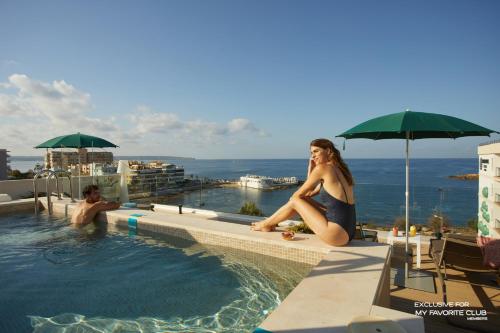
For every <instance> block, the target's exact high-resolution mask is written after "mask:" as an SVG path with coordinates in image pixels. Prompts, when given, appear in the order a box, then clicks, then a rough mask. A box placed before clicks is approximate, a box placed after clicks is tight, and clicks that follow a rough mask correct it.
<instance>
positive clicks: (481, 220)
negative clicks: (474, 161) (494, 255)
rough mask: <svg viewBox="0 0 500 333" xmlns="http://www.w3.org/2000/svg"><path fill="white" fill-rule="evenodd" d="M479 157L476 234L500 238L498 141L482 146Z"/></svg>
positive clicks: (499, 161)
mask: <svg viewBox="0 0 500 333" xmlns="http://www.w3.org/2000/svg"><path fill="white" fill-rule="evenodd" d="M477 152H478V155H479V193H478V198H479V202H478V203H479V209H478V214H477V215H478V218H477V220H478V233H479V234H480V235H483V236H487V237H493V238H500V141H496V142H491V143H486V144H482V145H480V146H479V147H478V149H477Z"/></svg>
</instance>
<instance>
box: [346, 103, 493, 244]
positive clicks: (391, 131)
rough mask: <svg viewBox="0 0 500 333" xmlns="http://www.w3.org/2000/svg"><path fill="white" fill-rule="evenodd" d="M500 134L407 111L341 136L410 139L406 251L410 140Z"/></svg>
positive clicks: (369, 122) (442, 116) (440, 116)
mask: <svg viewBox="0 0 500 333" xmlns="http://www.w3.org/2000/svg"><path fill="white" fill-rule="evenodd" d="M491 133H498V132H497V131H493V130H490V129H487V128H485V127H482V126H479V125H476V124H473V123H471V122H469V121H466V120H462V119H459V118H456V117H451V116H447V115H442V114H436V113H425V112H414V111H410V110H406V111H405V112H399V113H394V114H389V115H386V116H382V117H377V118H374V119H371V120H368V121H365V122H364V123H361V124H359V125H357V126H355V127H353V128H351V129H350V130H348V131H346V132H344V133H342V134H339V135H337V137H344V138H346V139H361V138H363V139H373V140H381V139H406V192H405V196H406V252H407V253H408V228H409V219H410V216H409V201H410V199H409V183H410V178H409V153H408V147H409V140H416V139H425V138H449V139H455V138H459V137H464V136H489V135H490V134H491Z"/></svg>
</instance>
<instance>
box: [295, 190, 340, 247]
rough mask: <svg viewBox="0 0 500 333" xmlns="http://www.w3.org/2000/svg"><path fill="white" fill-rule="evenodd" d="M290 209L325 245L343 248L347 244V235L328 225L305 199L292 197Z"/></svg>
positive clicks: (330, 224) (338, 228)
mask: <svg viewBox="0 0 500 333" xmlns="http://www.w3.org/2000/svg"><path fill="white" fill-rule="evenodd" d="M290 202H291V206H292V207H291V208H292V209H293V210H295V211H296V212H297V213H298V214H299V215H300V216H301V217H302V219H303V220H304V223H305V224H307V225H308V226H309V228H311V230H312V231H314V233H315V234H316V235H317V236H318V237H319V238H321V240H323V241H324V242H325V243H327V244H330V245H334V246H343V245H346V244H347V243H348V242H349V235H348V234H347V232H346V231H345V230H344V229H342V227H341V226H339V225H338V224H336V223H328V220H327V219H326V216H325V215H323V214H322V213H321V212H320V211H319V210H318V209H317V208H316V207H314V206H313V205H312V204H311V203H310V202H309V201H308V200H307V199H303V198H298V197H294V198H292V199H291V200H290Z"/></svg>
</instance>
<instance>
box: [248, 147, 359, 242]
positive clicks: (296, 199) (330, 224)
mask: <svg viewBox="0 0 500 333" xmlns="http://www.w3.org/2000/svg"><path fill="white" fill-rule="evenodd" d="M310 149H311V158H310V159H309V166H308V168H307V180H306V181H305V183H304V184H303V185H302V186H301V187H300V188H299V189H298V190H297V191H296V192H295V193H294V194H293V195H292V197H291V198H290V200H289V201H288V202H287V203H286V204H285V205H283V206H282V207H281V208H279V209H278V210H277V211H276V212H275V213H274V214H273V215H271V216H270V217H268V218H266V219H265V220H264V221H261V222H257V223H253V224H252V230H256V231H272V230H274V228H275V226H276V225H277V224H278V223H280V222H282V221H285V220H288V219H290V218H292V217H293V216H294V215H295V214H299V215H300V216H301V217H302V219H303V220H304V223H305V224H307V226H308V227H309V228H310V229H311V230H312V231H314V233H315V234H316V235H317V236H318V237H319V238H320V239H321V240H323V241H324V242H325V243H327V244H329V245H333V246H344V245H346V244H347V243H349V241H351V239H353V237H354V233H355V231H356V209H355V203H354V191H353V187H354V180H353V178H352V175H351V172H350V171H349V168H348V167H347V165H346V164H345V162H344V160H343V159H342V157H341V156H340V152H339V151H338V149H337V148H335V146H334V145H333V143H332V142H331V141H330V140H327V139H316V140H313V141H312V142H311V144H310ZM317 194H320V201H321V203H319V202H317V201H316V200H314V199H313V198H312V197H313V196H315V195H317Z"/></svg>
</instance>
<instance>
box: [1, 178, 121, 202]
mask: <svg viewBox="0 0 500 333" xmlns="http://www.w3.org/2000/svg"><path fill="white" fill-rule="evenodd" d="M102 177H107V178H112V179H113V180H114V179H116V180H117V182H118V184H117V185H115V186H118V197H119V186H120V184H119V179H120V175H113V176H96V177H94V178H96V179H98V180H99V182H100V183H101V182H102ZM61 180H62V181H61ZM59 183H60V184H61V194H62V193H64V192H66V193H68V194H69V179H68V178H67V177H61V178H60V181H59ZM71 183H72V186H73V197H74V198H75V199H78V198H79V195H78V193H79V189H78V176H76V177H71ZM81 183H82V185H81V190H83V187H84V186H85V185H86V184H90V183H92V177H91V176H82V177H81ZM46 186H47V179H46V178H39V179H37V187H38V192H45V191H46ZM49 186H50V190H52V192H54V193H55V192H56V181H55V179H51V180H50V185H49ZM101 192H103V193H102V194H103V196H104V197H106V199H109V200H115V199H117V198H116V196H115V195H114V193H115V192H116V191H115V190H113V191H111V192H112V193H111V192H110V191H106V190H104V191H102V190H101ZM0 193H6V194H8V195H10V196H11V198H12V199H13V200H15V199H20V198H22V197H26V196H29V195H31V196H32V195H33V179H21V180H4V181H0ZM108 196H109V197H108Z"/></svg>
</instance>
